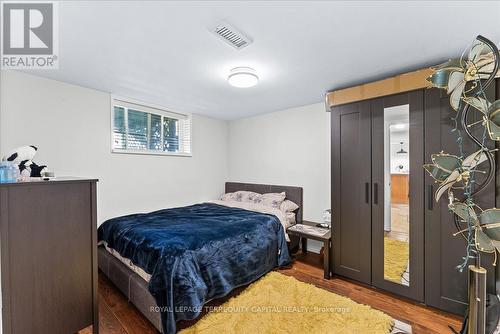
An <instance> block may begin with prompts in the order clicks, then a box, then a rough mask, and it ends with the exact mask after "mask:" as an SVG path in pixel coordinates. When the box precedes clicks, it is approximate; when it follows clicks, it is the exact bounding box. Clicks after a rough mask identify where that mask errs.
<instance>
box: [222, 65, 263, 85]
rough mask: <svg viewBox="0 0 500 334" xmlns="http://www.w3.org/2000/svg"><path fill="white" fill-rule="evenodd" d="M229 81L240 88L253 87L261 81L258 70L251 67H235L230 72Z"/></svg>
mask: <svg viewBox="0 0 500 334" xmlns="http://www.w3.org/2000/svg"><path fill="white" fill-rule="evenodd" d="M227 82H229V84H230V85H231V86H234V87H238V88H248V87H253V86H255V85H256V84H257V83H258V82H259V77H258V76H257V72H255V70H254V69H253V68H250V67H235V68H233V69H232V70H231V72H230V73H229V76H228V77H227Z"/></svg>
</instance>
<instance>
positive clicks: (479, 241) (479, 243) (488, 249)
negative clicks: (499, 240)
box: [476, 228, 496, 253]
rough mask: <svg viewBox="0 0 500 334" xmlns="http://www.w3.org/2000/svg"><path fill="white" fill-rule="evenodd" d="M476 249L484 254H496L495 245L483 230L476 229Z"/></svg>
mask: <svg viewBox="0 0 500 334" xmlns="http://www.w3.org/2000/svg"><path fill="white" fill-rule="evenodd" d="M476 248H477V249H478V250H479V251H481V252H484V253H494V252H495V249H496V248H495V245H493V243H492V242H491V240H490V238H489V237H488V236H487V235H486V234H485V233H484V232H483V231H482V230H481V228H476Z"/></svg>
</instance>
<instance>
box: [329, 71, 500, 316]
mask: <svg viewBox="0 0 500 334" xmlns="http://www.w3.org/2000/svg"><path fill="white" fill-rule="evenodd" d="M428 74H429V71H427V70H422V71H416V72H412V73H408V74H405V75H401V76H398V77H394V78H389V79H386V80H382V81H379V82H375V83H370V84H366V85H362V86H357V87H353V88H348V89H345V90H341V91H336V92H332V93H329V94H327V109H328V110H329V111H331V149H332V155H331V159H332V164H331V173H332V179H331V180H332V181H331V182H332V184H331V189H332V238H333V239H332V243H333V245H332V257H331V259H332V263H331V267H332V268H333V273H334V274H337V275H341V276H345V277H347V278H351V279H354V280H357V281H360V282H362V283H365V284H369V285H373V286H375V287H378V288H381V289H384V290H387V291H390V292H393V293H396V294H399V295H401V296H404V297H407V298H410V299H413V300H415V301H418V302H422V303H425V304H427V305H430V306H434V307H437V308H439V309H442V310H445V311H449V312H453V313H456V314H460V315H463V314H464V312H465V309H466V306H467V271H466V270H464V271H463V272H459V271H458V270H457V268H456V267H457V265H459V264H460V263H462V257H463V256H464V255H465V241H464V240H463V239H462V237H460V236H457V237H453V236H452V234H453V233H454V232H456V229H455V226H454V224H453V216H452V214H451V213H450V212H449V210H448V208H447V199H446V198H443V199H442V200H441V201H440V202H439V203H436V202H435V201H434V199H433V197H434V191H435V190H436V183H435V181H434V180H433V179H432V178H431V177H430V176H429V175H428V174H427V173H426V172H425V170H424V169H423V167H422V165H423V164H425V163H430V162H431V159H430V157H431V154H432V153H439V152H441V151H445V152H447V153H451V154H457V153H458V145H457V142H456V134H454V133H452V132H451V130H452V129H453V128H454V126H455V125H454V123H453V122H452V120H451V119H450V116H452V115H453V113H455V111H453V110H452V109H451V107H450V105H449V97H448V95H447V94H446V92H444V91H442V90H438V89H434V88H433V89H427V88H426V86H427V83H426V82H425V78H426V77H427V76H428ZM492 86H495V85H494V84H492V85H491V86H490V88H491V89H490V91H489V92H488V93H489V94H490V97H491V99H492V100H494V99H495V98H496V99H498V98H500V87H499V86H500V85H498V82H497V85H496V88H495V87H492ZM396 106H407V109H408V115H409V116H408V119H407V123H406V124H407V126H408V127H409V130H408V141H409V143H408V151H409V153H408V154H409V166H408V168H409V174H408V176H409V183H408V185H409V191H408V193H409V207H408V214H409V216H408V228H409V235H408V240H407V243H408V249H409V256H408V266H407V269H406V270H407V271H406V272H405V273H404V274H402V275H401V277H402V278H404V277H406V279H407V281H408V282H407V284H406V283H405V284H402V283H401V282H395V281H394V280H391V279H389V278H388V277H389V276H386V275H387V274H386V273H384V266H388V264H387V263H386V262H385V259H384V256H385V254H384V247H388V246H387V245H388V244H386V242H390V241H388V240H387V239H388V238H387V236H388V235H389V234H388V232H387V231H386V225H385V224H386V220H384V217H385V216H384V212H385V213H386V214H387V212H388V209H387V205H386V202H387V200H386V199H387V198H386V197H387V196H388V192H387V189H386V188H387V187H388V183H387V181H386V179H384V173H386V172H385V170H384V166H385V167H387V164H386V165H384V162H383V160H384V159H386V158H385V155H384V152H386V151H384V147H386V146H384V145H387V144H386V143H385V142H384V138H386V137H384V136H386V134H385V132H384V126H385V125H384V124H385V123H384V115H385V114H384V110H390V109H391V108H393V107H396ZM471 114H474V113H471ZM478 114H479V113H475V114H474V115H472V116H471V117H478V119H479V115H478ZM476 115H477V116H476ZM493 146H494V145H493ZM492 148H493V147H492ZM464 150H465V151H466V152H469V153H472V152H474V151H475V150H477V148H476V147H475V146H473V144H472V143H471V142H468V141H467V140H466V142H464ZM386 154H387V152H386ZM458 155H459V154H458ZM496 196H498V193H497V194H496V190H495V184H494V183H492V184H490V185H489V187H488V189H487V190H485V191H484V192H483V193H482V194H481V195H480V197H479V198H478V202H479V203H478V204H480V205H481V207H486V208H488V207H494V206H495V204H496ZM389 210H391V213H389V215H393V213H392V210H393V207H392V206H391V207H390V209H389ZM391 217H392V216H391ZM492 263H493V257H492V256H483V260H482V265H483V267H485V268H486V269H487V270H488V276H487V284H488V292H489V293H495V291H496V283H495V282H496V280H497V276H498V274H497V273H496V269H495V267H493V266H492ZM405 275H406V276H405Z"/></svg>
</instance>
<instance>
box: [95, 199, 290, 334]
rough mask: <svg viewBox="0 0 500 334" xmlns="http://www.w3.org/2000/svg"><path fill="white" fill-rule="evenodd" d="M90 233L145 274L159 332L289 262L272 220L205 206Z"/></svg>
mask: <svg viewBox="0 0 500 334" xmlns="http://www.w3.org/2000/svg"><path fill="white" fill-rule="evenodd" d="M98 238H99V241H105V242H106V243H107V244H108V246H109V247H111V248H113V249H115V250H116V251H118V252H119V253H120V255H121V256H123V257H126V258H128V259H130V260H132V262H133V263H134V264H135V265H137V266H139V267H141V268H142V269H144V271H146V272H147V273H148V274H150V275H151V280H150V282H149V291H150V292H151V294H152V295H153V297H154V298H155V300H156V303H157V304H158V306H159V310H160V312H161V319H162V324H163V332H164V333H175V331H176V326H175V323H176V321H178V320H190V319H194V318H196V317H197V316H198V315H199V314H200V312H201V310H202V307H203V305H204V304H205V303H206V302H207V301H209V300H211V299H214V298H219V297H223V296H225V295H227V294H228V293H229V292H230V291H231V290H233V289H234V288H236V287H238V286H242V285H246V284H249V283H251V282H253V281H255V280H256V279H258V278H259V277H261V276H263V275H264V274H266V273H267V272H269V271H271V270H272V269H273V268H275V267H277V266H284V265H287V264H289V263H290V262H291V259H290V256H289V254H288V248H287V244H286V240H285V233H284V231H283V227H282V225H281V223H280V222H279V220H278V218H276V217H275V216H273V215H269V214H263V213H257V212H253V211H248V210H243V209H239V208H230V207H225V206H221V205H217V204H210V203H204V204H196V205H192V206H187V207H181V208H174V209H165V210H160V211H155V212H151V213H146V214H134V215H129V216H124V217H118V218H114V219H110V220H108V221H106V222H105V223H103V224H102V225H101V226H100V227H99V229H98Z"/></svg>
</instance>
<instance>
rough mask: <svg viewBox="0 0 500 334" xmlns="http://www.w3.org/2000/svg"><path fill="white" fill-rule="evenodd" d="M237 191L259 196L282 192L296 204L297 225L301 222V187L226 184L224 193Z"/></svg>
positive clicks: (239, 183) (302, 208)
mask: <svg viewBox="0 0 500 334" xmlns="http://www.w3.org/2000/svg"><path fill="white" fill-rule="evenodd" d="M239 190H246V191H253V192H256V193H259V194H265V193H280V192H282V191H284V192H285V193H286V198H288V199H289V200H290V201H292V202H294V203H296V204H297V205H298V206H299V208H298V209H297V211H295V218H296V220H297V223H301V222H302V214H303V210H304V207H303V202H302V187H293V186H275V185H271V184H256V183H241V182H226V193H232V192H235V191H239Z"/></svg>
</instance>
